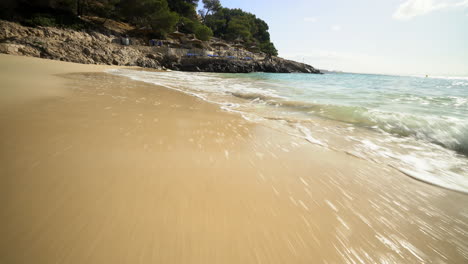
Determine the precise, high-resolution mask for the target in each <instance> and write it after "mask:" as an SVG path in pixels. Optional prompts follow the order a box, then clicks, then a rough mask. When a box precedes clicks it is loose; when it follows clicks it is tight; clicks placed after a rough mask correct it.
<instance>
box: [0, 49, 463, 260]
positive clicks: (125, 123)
mask: <svg viewBox="0 0 468 264" xmlns="http://www.w3.org/2000/svg"><path fill="white" fill-rule="evenodd" d="M109 68H115V67H112V66H94V65H80V64H70V63H65V62H57V61H49V60H42V59H36V58H25V57H14V56H8V55H0V76H1V77H2V81H3V82H4V85H5V87H6V88H5V89H3V91H2V96H1V97H0V98H1V102H2V107H1V108H0V117H1V118H2V121H3V125H2V127H3V128H2V130H1V132H0V138H2V143H1V144H2V146H1V150H2V151H1V152H0V162H1V163H0V167H1V168H2V169H1V171H2V173H1V175H3V176H1V178H0V186H1V187H0V193H1V196H2V197H1V198H2V199H1V200H2V201H6V203H5V206H4V207H2V210H1V212H0V217H2V219H6V221H5V223H4V224H2V225H1V226H0V234H1V235H2V238H1V239H0V256H2V257H0V260H4V261H5V262H8V263H17V262H19V263H26V262H35V263H50V262H66V263H83V262H86V263H102V262H103V261H105V262H113V261H120V262H123V263H134V262H135V261H138V260H139V261H141V262H143V263H147V262H162V263H174V262H177V263H202V262H204V263H206V262H221V263H258V262H263V263H265V262H266V263H304V262H325V261H328V262H335V263H342V262H345V261H350V260H353V261H360V260H361V261H366V262H378V261H393V262H400V263H402V262H407V263H411V262H418V261H419V262H421V261H434V262H436V261H447V262H449V263H463V262H464V261H465V260H466V258H467V256H468V250H467V249H468V245H467V242H466V234H468V224H467V220H468V211H467V209H466V208H465V207H464V206H463V205H465V204H467V203H468V197H467V196H466V195H462V194H459V193H455V192H453V191H448V190H444V189H440V188H438V187H434V186H430V185H427V184H425V183H421V182H418V181H414V180H412V179H410V178H408V177H406V176H403V175H401V174H400V173H399V172H397V171H396V170H394V169H391V168H381V167H379V165H378V164H373V163H371V162H368V161H365V160H360V159H357V158H354V157H352V156H350V155H347V154H345V153H339V152H334V151H331V150H328V149H326V148H322V147H320V146H316V145H313V144H310V143H309V142H307V141H306V140H303V139H298V138H295V137H292V136H289V135H285V134H283V133H281V132H278V131H275V130H273V129H270V128H267V127H264V126H261V125H257V124H254V123H251V122H248V121H246V120H244V119H243V118H241V117H240V116H238V115H236V114H232V113H227V112H225V111H223V110H221V109H220V108H219V107H218V106H217V105H214V104H210V103H207V102H205V101H202V100H201V99H199V98H195V97H191V96H189V95H186V94H183V93H182V92H180V91H175V90H170V89H167V88H163V87H158V86H155V85H152V84H147V83H143V82H138V81H132V80H130V79H127V78H124V77H118V76H113V75H110V74H106V73H102V70H104V69H109ZM26 73H27V74H28V75H27V78H25V74H26ZM57 74H58V75H57ZM286 150H287V151H286Z"/></svg>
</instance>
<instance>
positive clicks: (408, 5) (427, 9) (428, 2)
mask: <svg viewBox="0 0 468 264" xmlns="http://www.w3.org/2000/svg"><path fill="white" fill-rule="evenodd" d="M456 7H468V0H405V2H403V3H402V4H401V5H400V6H399V7H398V9H397V10H396V11H395V13H393V18H395V19H397V20H410V19H412V18H413V17H416V16H422V15H426V14H429V13H431V12H434V11H436V10H440V9H445V8H456Z"/></svg>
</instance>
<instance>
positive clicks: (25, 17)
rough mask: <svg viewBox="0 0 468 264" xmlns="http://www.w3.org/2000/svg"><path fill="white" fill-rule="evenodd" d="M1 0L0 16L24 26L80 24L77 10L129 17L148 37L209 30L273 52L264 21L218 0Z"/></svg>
mask: <svg viewBox="0 0 468 264" xmlns="http://www.w3.org/2000/svg"><path fill="white" fill-rule="evenodd" d="M198 2H199V0H2V1H1V2H0V18H3V19H7V20H12V21H18V22H21V23H22V24H25V25H29V26H55V27H57V26H59V27H68V28H73V29H82V28H86V27H87V26H89V25H86V22H84V21H82V20H80V19H79V16H82V15H94V16H99V17H102V18H106V19H113V20H117V21H124V22H129V23H132V24H133V25H135V26H137V27H138V28H144V29H146V30H147V31H148V32H149V34H151V35H152V36H153V37H159V38H164V37H165V36H166V35H167V34H168V33H170V32H173V31H174V30H176V29H177V30H179V31H180V32H183V33H193V34H195V35H196V36H197V38H199V39H201V40H208V39H210V38H211V37H212V36H216V37H219V38H221V39H224V40H228V41H239V42H242V43H244V44H245V45H248V46H249V47H253V46H255V47H257V48H258V49H259V50H261V51H263V52H265V53H267V54H269V55H277V54H278V52H277V50H276V48H275V46H274V44H273V43H272V42H271V41H270V34H269V33H268V25H267V23H266V22H265V21H263V20H261V19H259V18H257V17H256V16H255V15H254V14H251V13H248V12H245V11H243V10H241V9H229V8H224V7H223V6H222V5H221V3H220V1H219V0H202V3H203V9H202V10H199V12H198V13H197V11H196V8H197V6H198Z"/></svg>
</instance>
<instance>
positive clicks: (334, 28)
mask: <svg viewBox="0 0 468 264" xmlns="http://www.w3.org/2000/svg"><path fill="white" fill-rule="evenodd" d="M331 30H333V31H340V30H341V26H340V25H333V26H332V27H331Z"/></svg>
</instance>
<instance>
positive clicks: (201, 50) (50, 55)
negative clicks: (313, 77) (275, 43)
mask: <svg viewBox="0 0 468 264" xmlns="http://www.w3.org/2000/svg"><path fill="white" fill-rule="evenodd" d="M124 36H125V32H122V31H121V32H119V31H118V30H110V29H106V28H101V29H87V30H81V31H76V30H72V29H64V28H54V27H26V26H22V25H20V24H17V23H14V22H9V21H4V20H0V53H6V54H12V55H22V56H32V57H40V58H47V59H53V60H61V61H69V62H76V63H83V64H107V65H124V66H140V67H145V68H153V69H171V70H181V71H197V72H223V73H249V72H271V73H293V72H297V73H320V71H319V70H317V69H315V68H314V67H312V66H310V65H307V64H304V63H299V62H295V61H291V60H286V59H283V58H280V57H275V56H267V55H266V54H264V53H262V52H258V51H255V50H247V49H244V48H242V47H241V46H242V45H239V43H228V42H225V41H222V40H219V39H216V38H213V39H212V40H210V41H204V42H202V41H199V40H197V39H196V38H194V36H192V35H188V34H181V33H176V34H170V35H169V37H168V39H166V40H160V41H159V40H158V45H154V46H151V45H150V43H149V42H148V40H145V39H143V38H138V37H130V45H122V44H121V39H122V37H124ZM152 43H154V42H152Z"/></svg>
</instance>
